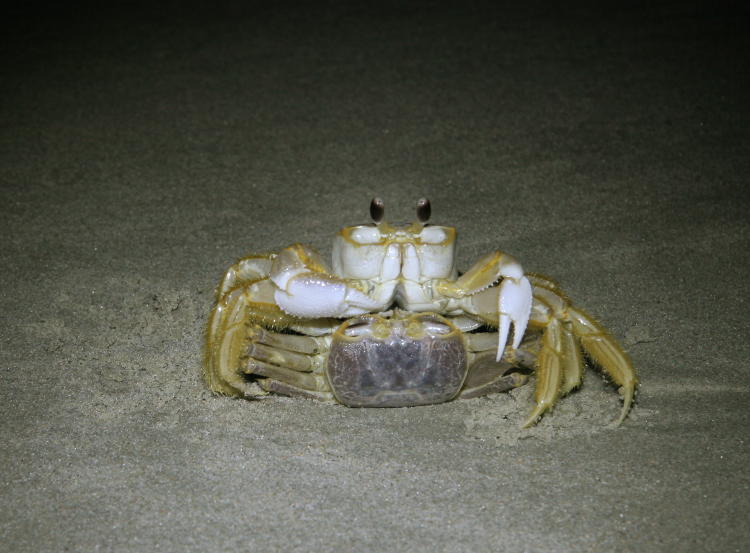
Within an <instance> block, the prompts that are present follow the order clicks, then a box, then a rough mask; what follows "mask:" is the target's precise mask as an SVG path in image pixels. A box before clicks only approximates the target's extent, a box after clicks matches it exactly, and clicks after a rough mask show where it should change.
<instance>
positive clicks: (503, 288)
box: [497, 276, 531, 361]
mask: <svg viewBox="0 0 750 553" xmlns="http://www.w3.org/2000/svg"><path fill="white" fill-rule="evenodd" d="M498 297H499V302H498V311H499V313H500V319H499V321H498V326H497V334H498V343H497V361H500V360H501V359H502V358H503V354H504V353H505V344H506V342H507V341H508V334H509V332H510V323H511V322H512V323H513V349H516V348H517V347H518V346H519V345H521V339H522V338H523V334H524V332H526V325H527V324H528V322H529V315H530V314H531V284H530V283H529V280H528V279H527V278H526V277H525V276H524V277H521V278H519V279H514V278H506V279H504V280H503V282H502V283H501V284H500V293H499V295H498Z"/></svg>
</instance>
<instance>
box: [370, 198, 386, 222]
mask: <svg viewBox="0 0 750 553" xmlns="http://www.w3.org/2000/svg"><path fill="white" fill-rule="evenodd" d="M384 215H385V204H384V203H383V200H381V199H380V198H373V199H372V201H371V202H370V217H372V220H373V221H375V222H376V223H379V222H380V221H382V220H383V216H384Z"/></svg>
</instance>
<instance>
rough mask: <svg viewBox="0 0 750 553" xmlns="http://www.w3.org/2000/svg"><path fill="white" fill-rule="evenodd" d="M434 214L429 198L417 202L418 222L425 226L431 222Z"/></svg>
mask: <svg viewBox="0 0 750 553" xmlns="http://www.w3.org/2000/svg"><path fill="white" fill-rule="evenodd" d="M431 214H432V207H431V206H430V200H428V199H427V198H421V199H419V200H418V201H417V221H419V222H420V223H422V224H424V223H426V222H427V221H429V220H430V215H431Z"/></svg>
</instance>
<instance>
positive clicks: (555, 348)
mask: <svg viewBox="0 0 750 553" xmlns="http://www.w3.org/2000/svg"><path fill="white" fill-rule="evenodd" d="M561 326H562V325H561V324H560V321H559V320H558V319H551V320H550V322H549V324H548V325H547V328H546V329H545V331H544V336H543V337H542V347H541V349H540V350H539V355H538V356H537V360H536V371H535V373H536V391H535V394H534V399H535V400H536V407H535V408H534V411H532V413H531V415H530V416H529V418H528V419H526V421H525V422H524V423H523V427H524V428H528V427H529V426H532V425H533V424H534V423H536V421H537V420H538V419H539V417H541V416H542V414H543V413H544V412H545V411H547V410H548V409H551V408H552V406H553V405H554V404H555V403H556V402H557V399H558V398H559V397H560V389H561V387H562V382H563V365H564V361H563V357H564V351H563V339H562V328H561Z"/></svg>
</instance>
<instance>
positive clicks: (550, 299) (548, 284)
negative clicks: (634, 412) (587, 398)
mask: <svg viewBox="0 0 750 553" xmlns="http://www.w3.org/2000/svg"><path fill="white" fill-rule="evenodd" d="M529 278H530V280H531V282H532V283H533V284H534V304H533V308H532V314H531V321H530V323H531V324H532V325H533V326H535V327H543V328H544V329H545V331H544V338H543V345H542V350H541V351H540V353H539V357H538V359H537V368H536V372H537V389H536V400H537V407H536V408H535V410H534V412H533V413H532V415H531V417H529V419H528V420H527V421H526V423H525V424H524V426H525V427H526V426H530V425H532V424H533V423H534V422H535V421H536V420H537V419H538V418H539V416H541V415H542V414H543V413H544V412H545V411H547V410H549V409H550V408H551V407H552V406H553V405H554V404H555V402H556V401H557V399H558V398H559V397H560V396H564V395H566V394H568V393H569V392H570V391H572V390H573V389H574V388H576V387H578V386H579V385H580V383H581V380H582V376H583V367H584V361H583V355H582V352H581V346H583V349H584V350H585V351H586V353H587V354H588V355H589V356H591V358H592V359H593V360H594V361H595V362H596V363H597V364H598V365H599V366H601V367H602V369H604V371H605V372H606V373H607V374H608V375H609V376H610V377H611V378H612V380H614V382H615V383H616V384H618V385H619V386H621V389H620V391H621V393H622V396H623V407H622V411H621V413H620V417H619V418H618V419H617V421H616V424H620V423H621V422H622V421H623V420H624V418H625V416H626V415H627V414H628V411H629V410H630V407H631V405H632V402H633V396H634V394H635V387H636V384H637V378H636V375H635V370H634V369H633V366H632V364H631V362H630V359H629V358H628V356H627V355H626V354H625V352H624V351H623V350H622V348H621V347H620V346H619V344H618V343H617V342H616V341H615V339H614V338H613V337H612V336H611V335H610V334H609V333H608V332H607V331H606V330H605V329H604V328H603V327H602V326H601V325H600V324H599V323H598V322H597V321H596V320H594V319H593V318H592V317H591V316H589V315H587V314H586V313H585V312H583V311H582V310H580V309H578V308H575V307H573V306H572V305H571V304H570V300H568V298H567V297H566V296H565V295H564V294H563V293H562V292H561V291H560V289H559V287H558V286H557V284H556V283H554V282H553V281H551V280H550V279H548V278H546V277H543V276H541V275H536V274H529ZM579 342H580V345H579ZM558 371H559V372H560V374H561V377H562V380H561V382H557V379H556V378H553V377H550V374H553V373H556V372H558Z"/></svg>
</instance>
